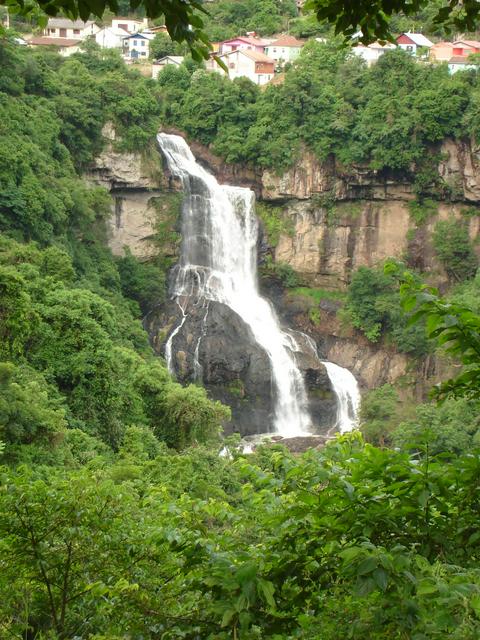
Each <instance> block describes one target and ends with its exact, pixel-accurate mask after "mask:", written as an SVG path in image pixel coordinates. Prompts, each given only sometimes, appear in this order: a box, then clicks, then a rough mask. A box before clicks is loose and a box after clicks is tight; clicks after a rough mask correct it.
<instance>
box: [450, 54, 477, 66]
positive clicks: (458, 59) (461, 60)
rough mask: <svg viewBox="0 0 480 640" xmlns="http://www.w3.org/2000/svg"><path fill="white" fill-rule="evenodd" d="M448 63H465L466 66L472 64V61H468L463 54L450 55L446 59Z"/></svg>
mask: <svg viewBox="0 0 480 640" xmlns="http://www.w3.org/2000/svg"><path fill="white" fill-rule="evenodd" d="M448 64H465V65H468V66H474V63H473V62H469V61H468V58H466V57H465V56H452V57H451V58H450V60H449V61H448Z"/></svg>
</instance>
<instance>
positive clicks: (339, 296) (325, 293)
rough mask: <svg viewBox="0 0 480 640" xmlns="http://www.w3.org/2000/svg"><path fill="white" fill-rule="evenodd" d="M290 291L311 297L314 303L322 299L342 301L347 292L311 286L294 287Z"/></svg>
mask: <svg viewBox="0 0 480 640" xmlns="http://www.w3.org/2000/svg"><path fill="white" fill-rule="evenodd" d="M292 293H294V294H297V295H299V296H305V297H306V298H310V299H312V300H313V301H314V302H315V303H316V304H319V303H320V302H321V301H322V300H338V301H340V302H344V301H345V299H346V297H347V294H346V292H345V291H330V290H328V289H317V288H312V287H296V288H295V289H293V291H292Z"/></svg>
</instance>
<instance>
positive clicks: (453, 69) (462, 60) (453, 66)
mask: <svg viewBox="0 0 480 640" xmlns="http://www.w3.org/2000/svg"><path fill="white" fill-rule="evenodd" d="M478 68H479V66H478V64H473V63H472V62H469V61H468V58H466V57H465V56H452V57H451V58H450V60H449V61H448V70H449V72H450V73H451V74H453V73H457V71H468V70H469V69H473V70H476V69H478Z"/></svg>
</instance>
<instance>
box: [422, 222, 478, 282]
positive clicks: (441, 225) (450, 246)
mask: <svg viewBox="0 0 480 640" xmlns="http://www.w3.org/2000/svg"><path fill="white" fill-rule="evenodd" d="M433 246H434V248H435V252H436V253H437V255H438V257H439V259H440V261H441V262H442V264H443V266H444V267H445V270H446V272H447V274H448V275H449V276H450V278H452V279H454V280H457V281H460V282H461V281H463V280H467V279H468V278H473V276H474V275H475V272H476V270H477V267H478V260H477V257H476V255H475V253H474V251H473V248H472V245H471V242H470V238H469V235H468V229H467V228H466V227H465V225H463V224H461V223H460V222H458V221H457V220H440V221H439V222H437V224H436V225H435V230H434V232H433Z"/></svg>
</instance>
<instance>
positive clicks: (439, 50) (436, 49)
mask: <svg viewBox="0 0 480 640" xmlns="http://www.w3.org/2000/svg"><path fill="white" fill-rule="evenodd" d="M452 56H453V42H436V43H435V44H434V45H433V47H432V48H431V49H430V60H431V61H432V62H448V60H450V58H451V57H452Z"/></svg>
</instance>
